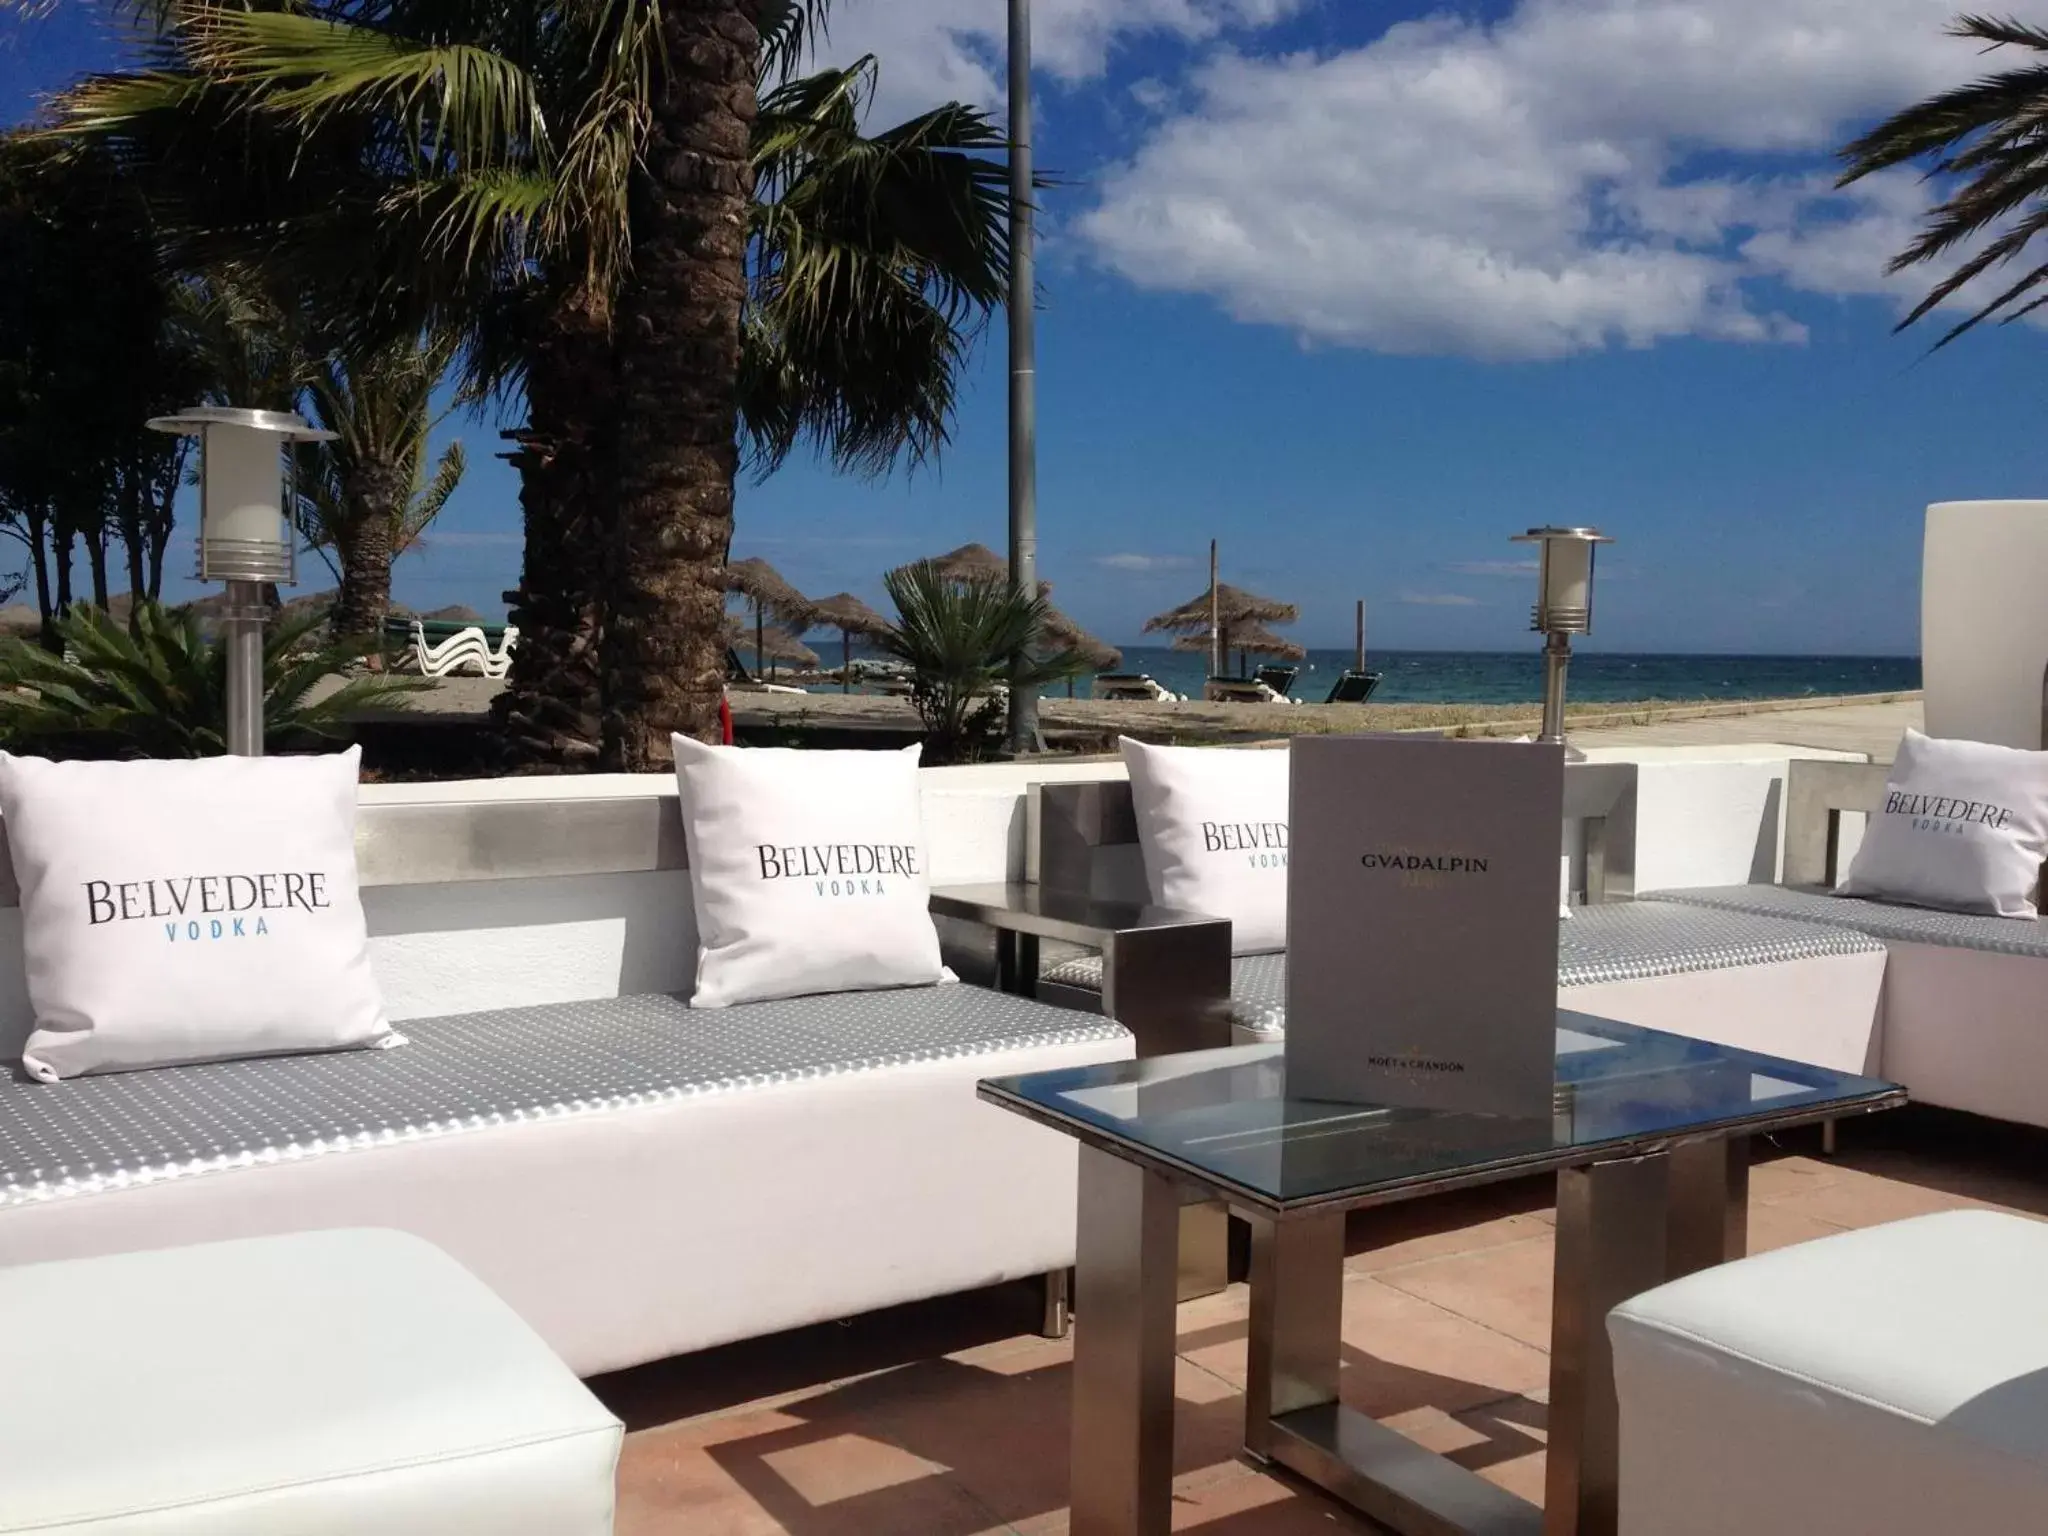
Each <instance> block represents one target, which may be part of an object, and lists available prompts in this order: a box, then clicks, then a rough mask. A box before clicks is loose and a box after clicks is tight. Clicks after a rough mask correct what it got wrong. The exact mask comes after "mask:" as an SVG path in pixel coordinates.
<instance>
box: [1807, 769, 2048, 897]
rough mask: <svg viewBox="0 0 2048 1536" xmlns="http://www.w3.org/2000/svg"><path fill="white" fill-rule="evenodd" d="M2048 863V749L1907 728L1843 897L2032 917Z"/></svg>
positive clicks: (1857, 852) (1845, 882)
mask: <svg viewBox="0 0 2048 1536" xmlns="http://www.w3.org/2000/svg"><path fill="white" fill-rule="evenodd" d="M2043 858H2048V752H2024V751H2021V750H2019V749H2018V748H2015V747H1998V746H1992V745H1990V744H1989V743H1986V742H1981V741H1950V740H1946V739H1942V738H1936V737H1931V736H1923V735H1921V734H1920V733H1919V732H1918V731H1908V732H1906V739H1905V740H1904V741H1903V742H1902V743H1900V745H1899V756H1898V760H1897V761H1896V762H1895V763H1893V764H1892V771H1891V774H1890V776H1889V777H1888V778H1887V779H1886V781H1885V789H1884V801H1883V803H1882V804H1881V805H1880V806H1879V808H1878V810H1877V811H1876V813H1875V814H1873V815H1872V816H1871V818H1870V825H1869V827H1868V829H1867V830H1866V831H1865V832H1864V834H1863V846H1862V847H1860V848H1859V849H1857V850H1856V858H1855V861H1854V862H1853V863H1852V864H1851V865H1850V866H1849V878H1848V879H1847V880H1845V881H1844V882H1843V883H1842V892H1843V894H1844V895H1850V896H1878V897H1883V898H1887V899H1889V900H1892V901H1904V902H1910V903H1912V904H1913V905H1915V906H1922V907H1944V908H1947V909H1949V910H1951V911H1955V912H1983V913H1988V914H1990V915H1992V916H1995V917H2022V918H2031V917H2034V916H2035V915H2036V913H2035V910H2034V889H2035V886H2036V885H2037V884H2038V883H2039V881H2040V878H2041V861H2042V860H2043Z"/></svg>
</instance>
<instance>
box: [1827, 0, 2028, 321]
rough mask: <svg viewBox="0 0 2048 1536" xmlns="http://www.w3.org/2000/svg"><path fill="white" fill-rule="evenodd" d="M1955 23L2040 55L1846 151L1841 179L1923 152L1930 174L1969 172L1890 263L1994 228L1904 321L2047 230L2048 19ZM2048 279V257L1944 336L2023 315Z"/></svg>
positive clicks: (1932, 103) (1936, 252)
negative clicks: (2043, 23)
mask: <svg viewBox="0 0 2048 1536" xmlns="http://www.w3.org/2000/svg"><path fill="white" fill-rule="evenodd" d="M1948 31H1949V35H1950V36H1951V37H1963V38H1972V39H1975V40H1976V41H1978V42H1981V43H1983V44H1985V45H1986V46H1987V48H1993V49H1995V48H2013V49H2018V50H2021V51H2023V52H2025V53H2027V54H2031V55H2033V57H2032V58H2030V59H2027V60H2024V61H2022V62H2019V63H2017V64H2016V65H2015V67H2013V68H2011V69H2008V70H2004V71H2002V72H2000V73H1997V74H1992V75H1987V76H1985V77H1984V78H1983V79H1981V80H1977V81H1973V82H1972V83H1971V84H1969V85H1963V86H1958V87H1956V88H1955V89H1954V90H1951V91H1944V92H1943V93H1942V94H1941V95H1939V96H1935V97H1931V98H1930V99H1928V100H1926V101H1923V102H1920V103H1918V104H1917V105H1915V106H1911V107H1908V108H1906V109H1905V110H1904V111H1902V112H1900V113H1898V114H1896V115H1895V116H1893V117H1890V118H1888V119H1886V120H1885V121H1884V122H1882V123H1880V124H1878V126H1877V127H1875V128H1873V129H1871V131H1870V132H1868V133H1866V134H1864V135H1863V136H1862V137H1861V138H1859V139H1857V140H1856V141H1855V142H1854V143H1852V144H1850V145H1848V146H1847V147H1846V148H1845V149H1843V150H1842V152H1841V158H1842V159H1843V161H1845V162H1846V163H1847V166H1848V169H1847V170H1845V171H1844V172H1843V173H1842V176H1841V179H1840V181H1839V183H1838V185H1841V186H1848V185H1850V184H1851V183H1853V182H1856V181H1859V180H1861V179H1862V178H1863V177H1865V176H1869V175H1872V174H1874V173H1875V172H1878V171H1882V170H1889V169H1891V168H1893V167H1895V166H1901V165H1907V164H1911V163H1913V162H1915V161H1920V162H1923V163H1924V164H1925V165H1926V167H1927V171H1928V174H1929V175H1930V176H1940V177H1944V178H1947V177H1955V178H1960V185H1958V186H1956V187H1955V189H1954V190H1953V191H1951V192H1950V193H1949V195H1948V196H1947V197H1945V198H1944V199H1943V200H1942V201H1941V202H1939V203H1937V204H1936V205H1935V206H1934V208H1933V209H1932V210H1931V211H1930V212H1929V214H1928V219H1927V225H1926V227H1925V228H1924V229H1923V230H1922V231H1921V233H1920V235H1919V237H1918V238H1917V239H1915V240H1914V241H1913V243H1912V244H1910V245H1908V246H1907V247H1906V248H1905V249H1904V250H1903V251H1901V252H1899V254H1898V255H1896V256H1894V257H1893V258H1892V259H1891V262H1890V263H1889V265H1888V266H1887V267H1886V270H1887V271H1888V272H1903V271H1905V270H1906V269H1907V268H1908V267H1916V266H1921V265H1924V264H1926V263H1928V262H1933V261H1939V260H1942V259H1944V258H1949V257H1953V256H1954V255H1955V254H1956V253H1957V252H1958V251H1959V250H1962V249H1964V248H1966V247H1967V246H1968V244H1969V243H1970V242H1971V241H1973V240H1975V239H1977V238H1978V237H1980V236H1984V237H1988V238H1986V239H1985V240H1984V243H1983V244H1982V245H1980V246H1978V247H1977V248H1976V249H1975V250H1974V251H1971V252H1970V253H1969V254H1968V255H1967V256H1965V257H1964V258H1963V259H1962V260H1961V261H1959V262H1957V263H1956V265H1955V267H1954V269H1953V270H1952V271H1951V272H1949V274H1948V275H1947V276H1946V277H1944V278H1942V279H1941V281H1940V282H1938V283H1936V284H1935V285H1934V287H1933V288H1931V289H1930V290H1929V291H1928V293H1927V296H1926V297H1925V298H1923V299H1922V300H1921V301H1920V302H1919V303H1918V304H1916V305H1915V306H1914V307H1913V308H1912V310H1911V311H1909V312H1908V313H1907V315H1906V318H1905V319H1903V320H1901V321H1900V322H1899V328H1900V329H1902V330H1903V329H1904V328H1905V327H1906V326H1909V325H1911V324H1912V323H1913V322H1914V321H1916V320H1918V319H1920V318H1921V317H1922V316H1923V315H1925V314H1927V312H1928V311H1929V310H1932V309H1934V308H1935V307H1936V306H1937V305H1939V304H1942V303H1944V302H1945V301H1946V300H1948V299H1950V298H1952V297H1953V296H1954V295H1955V294H1956V293H1958V292H1959V291H1961V289H1962V288H1963V287H1964V286H1965V285H1966V284H1969V283H1971V282H1973V281H1975V280H1976V279H1977V278H1978V277H1980V276H1982V275H1983V274H1984V273H1986V272H1988V271H1990V270H1991V269H1992V268H1994V267H2002V266H2005V265H2007V264H2009V263H2011V262H2013V261H2016V260H2018V259H2019V257H2020V256H2021V254H2022V252H2024V251H2025V250H2026V248H2027V246H2028V245H2029V244H2031V243H2032V241H2033V239H2034V237H2035V236H2036V235H2039V234H2040V233H2041V232H2042V231H2043V230H2048V138H2044V137H2043V134H2042V131H2041V125H2042V122H2043V120H2044V117H2048V29H2044V28H2042V27H2039V26H2030V25H2028V24H2026V23H2024V22H2020V21H2017V20H2009V21H1999V20H1995V19H1993V18H1991V17H1987V16H1959V17H1957V18H1956V20H1955V21H1954V22H1953V23H1952V24H1951V25H1950V27H1949V29H1948ZM2043 284H2048V262H2043V263H2041V264H2039V265H2036V266H2033V267H2031V268H2029V269H2027V270H2026V271H2025V272H2023V273H2021V274H2020V275H2019V276H2018V277H2016V278H2014V279H2013V280H2012V281H2010V282H2008V283H2006V284H2005V285H2004V286H2003V287H2001V288H2000V289H1999V290H1998V291H1997V292H1996V293H1994V294H1992V295H1991V296H1990V297H1989V298H1987V299H1985V300H1984V301H1983V302H1981V303H1979V304H1978V305H1977V306H1976V307H1975V308H1974V309H1972V310H1971V311H1970V312H1969V313H1968V314H1967V315H1965V316H1964V318H1963V319H1961V320H1959V321H1958V322H1956V324H1954V325H1952V326H1950V327H1949V329H1948V330H1947V331H1946V332H1945V333H1944V334H1943V335H1942V337H1941V339H1940V340H1939V341H1937V342H1936V343H1935V345H1936V346H1937V347H1939V346H1946V345H1947V344H1948V343H1949V342H1951V341H1953V340H1955V338H1956V337H1958V336H1960V335H1962V334H1963V332H1965V331H1967V330H1970V329H1971V328H1972V327H1974V326H1976V325H1977V324H1978V323H1979V322H1980V321H1984V320H1988V319H1990V318H1992V317H1993V316H1997V317H1998V318H1999V319H2000V320H2003V321H2012V320H2017V319H2019V318H2020V317H2021V316H2023V315H2027V314H2030V313H2032V312H2033V311H2034V310H2036V309H2038V308H2040V307H2041V306H2042V305H2043V304H2048V292H2042V291H2040V290H2041V289H2042V286H2043Z"/></svg>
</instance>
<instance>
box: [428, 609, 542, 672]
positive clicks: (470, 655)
mask: <svg viewBox="0 0 2048 1536" xmlns="http://www.w3.org/2000/svg"><path fill="white" fill-rule="evenodd" d="M493 634H495V635H496V636H497V641H498V643H497V646H496V647H495V649H494V648H493V647H492V645H491V640H490V637H491V635H493ZM407 635H408V638H409V639H410V641H411V651H412V661H413V665H414V666H415V667H417V668H418V669H419V673H420V675H421V676H422V677H446V676H448V675H449V674H450V673H453V672H458V671H460V670H461V669H462V668H464V667H475V668H476V669H477V671H478V672H480V673H482V674H483V675H484V676H485V677H503V676H504V675H505V674H506V673H508V672H510V671H511V670H512V648H513V646H515V645H517V644H518V643H519V630H518V628H517V627H516V626H514V625H511V624H490V625H485V624H450V623H446V622H442V621H439V620H423V619H414V620H412V621H411V622H410V624H409V626H408V628H407Z"/></svg>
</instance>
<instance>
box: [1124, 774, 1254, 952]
mask: <svg viewBox="0 0 2048 1536" xmlns="http://www.w3.org/2000/svg"><path fill="white" fill-rule="evenodd" d="M1120 745H1121V746H1122V747H1123V753H1124V762H1125V763H1126V764H1127V765H1128V766H1129V768H1130V772H1131V808H1132V810H1133V812H1134V813H1135V815H1136V817H1137V822H1138V843H1139V845H1140V846H1141V847H1142V848H1143V850H1144V854H1145V883H1146V886H1147V888H1148V889H1149V891H1150V893H1151V896H1152V899H1153V900H1154V901H1155V902H1157V903H1159V905H1161V906H1163V907H1175V908H1178V909H1179V910H1181V911H1183V912H1199V913H1202V914H1203V915H1205V916H1208V917H1227V918H1229V919H1230V952H1231V953H1232V954H1234V955H1255V954H1263V953H1266V952H1268V951H1271V950H1276V949H1285V948H1286V947H1287V842H1288V831H1287V826H1288V817H1287V802H1288V753H1287V752H1286V751H1285V750H1278V751H1276V750H1272V749H1270V748H1262V747H1154V746H1148V745H1146V744H1145V743H1144V742H1142V741H1133V740H1131V738H1130V737H1128V736H1126V737H1124V738H1123V739H1122V741H1121V743H1120Z"/></svg>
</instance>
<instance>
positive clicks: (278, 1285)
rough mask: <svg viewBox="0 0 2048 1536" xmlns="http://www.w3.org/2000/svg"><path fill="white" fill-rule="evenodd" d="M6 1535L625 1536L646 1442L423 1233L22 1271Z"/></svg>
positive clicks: (2, 1388)
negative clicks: (619, 1503)
mask: <svg viewBox="0 0 2048 1536" xmlns="http://www.w3.org/2000/svg"><path fill="white" fill-rule="evenodd" d="M0 1316H5V1317H7V1318H8V1319H9V1320H10V1326H9V1327H8V1328H7V1329H6V1330H5V1331H4V1332H0V1531H11V1532H28V1531H34V1532H37V1533H38V1536H200V1533H204V1536H341V1533H344V1532H356V1531H363V1532H369V1531H374V1532H376V1533H377V1536H443V1533H444V1532H461V1533H463V1536H609V1533H610V1532H611V1529H612V1511H613V1505H614V1502H615V1497H616V1496H615V1493H614V1472H615V1469H616V1467H617V1464H618V1458H619V1446H620V1442H621V1440H622V1439H623V1437H624V1428H623V1426H622V1425H621V1424H620V1423H619V1421H618V1420H617V1419H615V1418H614V1417H612V1415H611V1414H610V1413H608V1412H607V1411H606V1410H605V1408H604V1406H603V1404H601V1403H599V1402H598V1401H597V1399H596V1398H594V1397H593V1396H592V1395H591V1394H590V1392H589V1390H588V1389H587V1388H586V1387H584V1386H583V1384H582V1383H581V1382H579V1381H577V1380H576V1378H575V1377H574V1376H573V1375H571V1374H570V1372H569V1371H568V1370H567V1369H566V1368H565V1367H564V1366H563V1364H562V1362H561V1361H560V1360H558V1359H556V1358H555V1357H554V1355H553V1354H552V1353H551V1352H550V1351H549V1349H548V1347H547V1346H546V1345H545V1344H544V1343H542V1341H541V1340H540V1339H539V1338H538V1337H536V1336H535V1334H534V1332H533V1330H532V1329H531V1328H529V1327H527V1326H526V1325H525V1324H524V1323H522V1322H521V1321H520V1319H519V1318H518V1317H516V1316H515V1315H514V1314H513V1313H512V1311H511V1310H510V1309H509V1308H508V1307H507V1306H506V1305H505V1303H504V1302H503V1301H501V1300H499V1299H498V1298H497V1297H496V1296H493V1295H492V1294H491V1293H490V1292H489V1291H488V1290H486V1289H485V1288H484V1287H483V1286H482V1285H481V1284H480V1283H478V1281H477V1280H476V1278H475V1277H474V1276H473V1275H469V1274H466V1273H465V1272H464V1271H463V1270H462V1268H461V1267H460V1266H459V1265H457V1264H455V1263H454V1262H453V1261H451V1260H450V1259H449V1258H448V1256H447V1255H446V1254H442V1253H436V1252H435V1251H434V1250H433V1249H432V1248H430V1247H428V1246H427V1245H426V1244H425V1243H422V1242H420V1241H419V1240H418V1239H417V1238H412V1237H408V1236H406V1235H405V1234H404V1233H400V1232H391V1231H352V1232H348V1231H345V1232H314V1233H304V1234H295V1235H293V1236H288V1237H269V1238H261V1239H257V1240H254V1241H249V1242H237V1243H207V1244H200V1245H196V1246H191V1247H183V1248H169V1249H161V1250H157V1251H154V1252H149V1253H127V1254H116V1255H112V1256H109V1257H106V1258H100V1259H88V1260H83V1261H78V1262H72V1263H59V1264H24V1265H16V1266H14V1267H11V1268H0Z"/></svg>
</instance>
